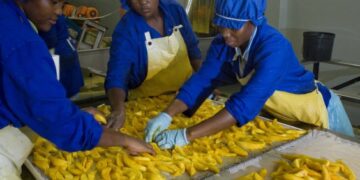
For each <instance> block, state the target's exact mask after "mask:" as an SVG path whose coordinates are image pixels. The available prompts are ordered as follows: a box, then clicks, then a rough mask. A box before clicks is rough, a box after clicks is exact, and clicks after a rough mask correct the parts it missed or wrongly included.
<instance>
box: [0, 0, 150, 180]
mask: <svg viewBox="0 0 360 180" xmlns="http://www.w3.org/2000/svg"><path fill="white" fill-rule="evenodd" d="M62 3H63V2H62V1H61V0H1V1H0V9H1V11H0V27H1V28H0V179H21V178H20V172H21V166H22V164H23V163H24V161H25V159H26V158H27V156H28V155H29V153H30V152H31V148H32V143H31V142H30V140H29V139H28V138H27V137H26V135H24V134H23V133H22V132H21V131H20V130H18V128H20V127H22V126H28V127H29V128H31V129H32V130H33V131H35V132H36V133H37V134H38V135H40V136H42V137H44V138H46V139H48V140H49V141H51V142H52V143H54V144H55V145H56V146H57V147H58V148H60V149H62V150H65V151H82V150H90V149H92V148H94V147H96V146H103V147H106V146H123V147H124V148H126V149H127V150H128V151H129V152H130V153H132V154H136V153H140V152H150V153H153V150H152V148H151V146H149V145H148V144H146V143H145V142H143V141H142V140H139V139H135V138H132V137H130V136H127V135H125V134H122V133H119V132H115V131H114V130H111V129H108V128H105V127H102V126H101V125H100V124H99V123H98V122H97V121H96V120H95V119H94V117H93V116H92V115H91V114H89V113H87V112H85V111H81V110H80V109H79V108H78V107H77V106H76V105H75V104H73V103H72V102H71V101H70V100H69V99H68V98H67V97H66V92H65V89H64V88H63V86H62V85H61V83H60V82H59V81H58V80H57V77H56V75H57V74H56V69H55V64H54V62H53V59H52V57H51V55H50V53H49V51H48V48H47V46H46V44H45V43H44V41H43V40H42V39H41V37H40V36H39V35H38V34H37V29H40V30H42V31H49V30H50V28H51V27H52V26H53V25H54V24H55V23H56V21H57V18H58V16H59V15H60V14H61V7H62Z"/></svg>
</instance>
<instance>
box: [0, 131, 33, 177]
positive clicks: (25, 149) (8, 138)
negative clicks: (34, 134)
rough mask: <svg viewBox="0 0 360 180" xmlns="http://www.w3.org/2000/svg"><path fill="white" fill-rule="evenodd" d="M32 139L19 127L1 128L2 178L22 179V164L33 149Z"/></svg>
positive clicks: (0, 168) (0, 158) (0, 156)
mask: <svg viewBox="0 0 360 180" xmlns="http://www.w3.org/2000/svg"><path fill="white" fill-rule="evenodd" d="M32 147H33V144H32V142H31V141H30V139H29V138H28V137H27V136H26V135H25V134H23V133H22V132H21V131H20V130H19V129H17V128H14V127H12V126H6V127H4V128H2V129H0V179H21V178H20V173H21V166H22V165H23V164H24V162H25V160H26V158H27V157H28V155H29V154H30V152H31V150H32Z"/></svg>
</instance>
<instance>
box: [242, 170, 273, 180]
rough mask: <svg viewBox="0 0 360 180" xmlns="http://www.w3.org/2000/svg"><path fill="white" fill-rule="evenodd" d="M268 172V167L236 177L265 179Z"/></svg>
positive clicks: (246, 179) (244, 179) (253, 179)
mask: <svg viewBox="0 0 360 180" xmlns="http://www.w3.org/2000/svg"><path fill="white" fill-rule="evenodd" d="M266 174H267V170H266V169H261V170H260V171H259V172H252V173H249V174H247V175H245V176H241V177H238V178H236V180H264V179H265V176H266Z"/></svg>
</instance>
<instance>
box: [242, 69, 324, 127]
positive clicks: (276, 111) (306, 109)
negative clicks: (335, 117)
mask: <svg viewBox="0 0 360 180" xmlns="http://www.w3.org/2000/svg"><path fill="white" fill-rule="evenodd" d="M239 64H240V65H239V66H240V68H244V67H245V65H244V64H243V65H241V63H239ZM241 70H243V69H241ZM254 73H255V71H254V70H253V71H252V72H250V73H249V74H248V75H247V76H246V77H244V78H239V77H238V76H237V79H238V81H239V82H240V84H241V85H246V84H247V83H248V81H249V80H250V79H251V77H252V75H253V74H254ZM263 108H264V109H265V110H266V111H267V112H269V113H270V114H271V115H273V116H274V117H276V118H279V119H282V120H285V121H291V122H296V121H300V122H303V123H307V124H312V125H315V126H317V127H322V128H327V129H328V128H329V120H328V112H327V109H326V105H325V102H324V100H323V97H322V94H321V93H320V91H319V90H318V88H316V89H315V90H314V91H312V92H309V93H306V94H293V93H288V92H284V91H277V90H276V91H275V92H274V94H273V95H272V96H271V97H270V98H269V99H268V100H267V101H266V102H265V105H264V107H263Z"/></svg>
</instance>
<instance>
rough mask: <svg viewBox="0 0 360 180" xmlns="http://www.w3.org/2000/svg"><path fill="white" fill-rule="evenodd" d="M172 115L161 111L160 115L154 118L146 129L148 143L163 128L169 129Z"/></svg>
mask: <svg viewBox="0 0 360 180" xmlns="http://www.w3.org/2000/svg"><path fill="white" fill-rule="evenodd" d="M171 121H172V117H171V116H170V115H168V114H167V113H164V112H162V113H160V114H159V115H158V116H156V117H154V118H152V119H151V120H150V121H149V122H148V124H147V126H146V129H145V141H146V142H147V143H150V142H152V140H153V139H154V138H155V137H156V136H157V135H158V134H159V133H161V132H162V131H163V130H165V129H167V128H168V127H169V126H170V123H171Z"/></svg>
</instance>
